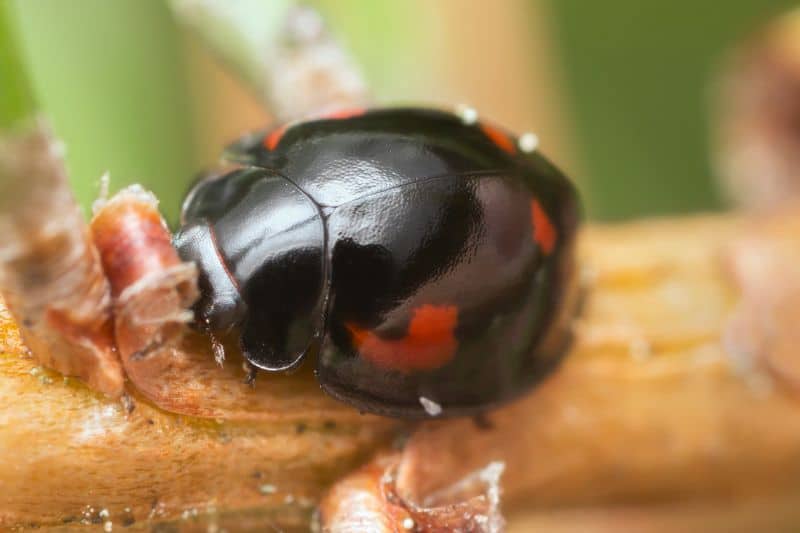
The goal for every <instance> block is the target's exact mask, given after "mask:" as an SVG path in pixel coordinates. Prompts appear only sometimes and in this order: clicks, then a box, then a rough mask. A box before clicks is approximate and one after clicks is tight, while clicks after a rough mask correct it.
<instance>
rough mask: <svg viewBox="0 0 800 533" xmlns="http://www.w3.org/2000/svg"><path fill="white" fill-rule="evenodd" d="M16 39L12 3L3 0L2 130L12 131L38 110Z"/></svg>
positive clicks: (0, 26) (0, 22)
mask: <svg viewBox="0 0 800 533" xmlns="http://www.w3.org/2000/svg"><path fill="white" fill-rule="evenodd" d="M23 64H24V62H23V61H22V58H21V57H20V53H19V47H18V43H17V41H16V38H15V31H14V24H13V13H12V12H11V3H10V2H6V1H0V130H10V129H12V128H14V127H16V126H19V125H20V124H21V123H24V122H26V121H27V120H30V119H31V118H33V117H34V116H35V114H36V112H37V105H36V100H35V98H34V96H33V91H32V90H31V84H30V81H29V80H28V74H27V71H26V70H25V68H24V67H23Z"/></svg>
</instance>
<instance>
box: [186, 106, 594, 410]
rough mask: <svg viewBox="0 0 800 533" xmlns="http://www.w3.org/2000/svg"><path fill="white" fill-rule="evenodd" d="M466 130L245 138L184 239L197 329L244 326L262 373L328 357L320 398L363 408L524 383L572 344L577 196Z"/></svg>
mask: <svg viewBox="0 0 800 533" xmlns="http://www.w3.org/2000/svg"><path fill="white" fill-rule="evenodd" d="M471 118H473V117H469V116H468V115H465V116H464V117H459V116H456V115H453V114H450V113H445V112H442V111H434V110H427V109H376V110H369V111H363V110H357V111H347V112H340V113H337V114H332V115H327V116H325V117H320V118H318V119H314V120H310V121H305V122H300V123H296V124H290V125H288V126H282V127H280V128H277V129H275V130H272V131H271V132H269V133H268V134H266V135H264V134H259V135H253V136H249V137H246V138H244V139H242V140H240V141H239V142H237V143H236V144H234V145H233V146H232V147H231V148H230V149H229V150H228V151H227V153H226V159H227V160H228V161H230V162H233V163H236V164H238V165H240V166H239V167H238V168H237V169H236V170H233V171H230V172H229V173H227V174H224V175H220V176H215V177H212V178H209V179H206V180H204V181H201V182H200V183H199V184H197V185H196V186H195V187H194V188H193V189H192V191H190V193H189V195H188V197H187V199H186V201H185V203H184V208H183V215H182V223H183V226H182V228H181V229H180V231H179V232H178V233H177V235H176V236H175V243H176V246H177V248H178V250H179V252H180V254H181V256H182V257H183V259H184V260H187V261H195V262H196V263H197V264H198V266H199V268H200V271H201V280H200V282H201V290H202V298H201V301H200V302H199V304H198V308H197V314H198V319H199V320H200V321H202V322H204V323H206V324H207V325H208V327H210V328H211V329H213V330H227V329H230V328H234V327H236V328H239V331H240V338H241V346H242V349H243V352H244V354H245V357H246V358H247V359H248V360H249V361H250V362H251V363H252V364H253V365H255V366H257V367H258V368H261V369H264V370H271V371H281V370H288V369H291V368H293V367H295V366H297V365H298V364H299V363H300V362H301V361H302V360H303V359H304V357H306V356H307V355H309V354H314V355H318V357H317V375H318V378H319V381H320V384H321V386H322V388H323V389H324V390H325V391H326V392H328V393H329V394H331V395H333V396H334V397H336V398H339V399H341V400H344V401H346V402H349V403H351V404H354V405H355V406H357V407H358V408H359V409H361V410H363V411H370V412H375V413H380V414H385V415H390V416H399V417H407V418H415V417H424V416H427V415H430V414H435V413H436V412H437V411H438V409H437V406H439V407H441V415H442V416H455V415H466V414H477V413H480V412H482V411H484V410H486V409H487V408H490V407H492V406H495V405H497V404H499V403H502V402H504V401H506V400H509V399H511V398H513V397H515V396H517V395H519V394H520V393H522V392H524V391H526V390H527V389H529V388H530V387H531V386H532V385H534V384H535V383H536V382H538V381H539V380H541V379H542V378H543V377H544V376H546V375H547V374H548V373H549V372H550V371H551V370H552V369H553V368H554V367H555V366H556V364H557V363H558V361H559V360H560V358H561V356H562V354H563V353H564V352H565V350H566V348H567V346H568V344H569V340H570V335H569V321H570V319H571V318H572V315H573V313H574V308H575V305H574V300H575V298H574V295H575V284H574V279H575V276H574V265H573V247H574V246H573V245H574V237H575V230H576V226H577V221H578V213H577V210H578V208H577V199H576V194H575V191H574V189H573V187H572V185H571V184H570V183H569V181H568V180H567V179H566V178H565V177H564V176H563V175H562V174H561V173H560V172H559V171H558V170H557V169H556V168H555V167H553V166H552V165H551V164H550V163H549V162H548V161H547V160H546V159H544V158H543V157H542V156H540V155H539V154H538V153H535V152H534V151H533V150H532V149H533V146H532V145H527V146H526V144H525V143H524V142H519V141H518V140H517V139H515V138H514V137H512V136H510V135H508V134H506V133H505V132H503V131H502V130H499V129H496V128H494V127H491V126H489V125H488V124H486V123H484V122H478V121H471V120H470V119H471ZM423 399H424V400H423Z"/></svg>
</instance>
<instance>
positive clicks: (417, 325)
mask: <svg viewBox="0 0 800 533" xmlns="http://www.w3.org/2000/svg"><path fill="white" fill-rule="evenodd" d="M457 323H458V308H457V307H455V306H452V305H422V306H420V307H417V308H416V309H414V316H413V317H412V318H411V322H410V323H409V325H408V333H406V336H405V337H403V338H401V339H388V340H387V339H382V338H380V337H379V336H378V335H376V334H375V333H373V332H372V331H370V330H367V329H362V328H360V327H358V326H356V325H355V324H352V323H350V322H346V323H345V327H346V328H347V330H348V331H349V332H350V335H352V337H353V343H354V344H355V346H356V348H358V350H359V352H360V354H361V356H362V357H364V358H365V359H367V360H369V361H371V362H372V363H374V364H376V365H378V366H381V367H384V368H389V369H391V370H400V371H403V372H412V371H415V370H434V369H436V368H439V367H441V366H443V365H444V364H446V363H447V362H448V361H450V360H451V359H452V358H453V356H454V355H455V353H456V349H457V348H458V341H457V340H456V336H455V328H456V324H457Z"/></svg>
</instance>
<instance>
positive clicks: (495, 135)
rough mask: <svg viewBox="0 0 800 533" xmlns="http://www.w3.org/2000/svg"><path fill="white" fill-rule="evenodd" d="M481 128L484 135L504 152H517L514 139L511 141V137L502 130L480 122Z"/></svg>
mask: <svg viewBox="0 0 800 533" xmlns="http://www.w3.org/2000/svg"><path fill="white" fill-rule="evenodd" d="M481 130H483V133H484V135H486V136H487V137H489V139H490V140H491V141H492V142H493V143H494V144H495V146H497V147H498V148H500V149H501V150H503V151H504V152H508V153H509V154H515V153H517V148H516V146H514V141H512V140H511V137H509V136H508V135H507V134H506V133H505V132H504V131H501V130H499V129H497V128H495V127H494V126H490V125H488V124H481Z"/></svg>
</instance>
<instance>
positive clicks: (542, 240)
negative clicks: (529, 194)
mask: <svg viewBox="0 0 800 533" xmlns="http://www.w3.org/2000/svg"><path fill="white" fill-rule="evenodd" d="M531 224H532V225H533V240H534V241H535V242H536V244H538V245H539V247H540V248H541V249H542V251H543V252H544V253H545V254H548V255H549V254H550V253H551V252H552V251H553V248H555V246H556V237H557V236H556V228H555V226H553V223H552V222H551V221H550V217H548V216H547V213H545V212H544V209H542V206H541V205H540V204H539V201H538V200H537V199H536V198H534V199H533V200H531Z"/></svg>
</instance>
